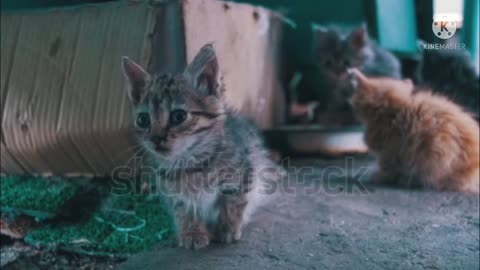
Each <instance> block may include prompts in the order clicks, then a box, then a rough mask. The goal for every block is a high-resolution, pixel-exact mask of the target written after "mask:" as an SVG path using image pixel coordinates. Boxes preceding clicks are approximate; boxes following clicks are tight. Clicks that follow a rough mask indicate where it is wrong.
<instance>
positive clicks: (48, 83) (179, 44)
mask: <svg viewBox="0 0 480 270" xmlns="http://www.w3.org/2000/svg"><path fill="white" fill-rule="evenodd" d="M280 24H281V22H280V20H279V19H278V18H277V17H276V16H275V14H273V13H271V12H270V11H267V10H265V9H262V8H256V7H252V6H249V5H244V4H234V3H224V2H220V1H215V0H195V1H192V0H189V1H151V2H150V3H149V4H147V3H145V2H144V1H140V3H137V4H128V3H123V2H122V3H118V2H116V3H108V4H100V5H89V6H80V7H75V8H70V9H53V10H43V11H35V12H22V13H2V16H1V84H0V87H1V111H2V117H1V120H2V122H1V138H0V139H1V172H2V173H4V174H27V173H28V174H42V175H45V174H47V175H48V174H54V175H95V176H104V175H109V174H111V172H112V170H113V169H114V168H116V167H118V166H123V165H126V164H128V163H129V161H131V159H132V157H134V153H135V152H136V151H137V150H138V149H139V148H138V147H137V146H136V144H135V140H134V138H133V135H132V132H131V125H132V119H131V112H130V104H129V102H128V100H127V95H126V89H125V88H126V87H127V85H126V81H125V79H124V78H123V75H122V72H121V68H120V60H121V56H123V55H128V56H130V57H131V58H132V59H134V60H136V61H137V62H139V63H142V64H143V65H144V66H147V67H148V69H149V71H150V72H166V71H168V72H176V71H180V70H182V69H183V68H184V66H185V63H186V61H190V60H191V59H192V58H193V57H194V55H195V53H196V52H197V51H198V49H199V48H200V47H201V46H203V45H204V44H205V43H207V42H213V45H214V47H215V49H216V50H217V53H218V57H219V63H220V68H221V71H222V72H223V74H224V78H225V82H226V86H227V93H226V94H227V101H228V102H230V103H231V104H232V105H233V106H234V107H236V108H238V109H239V110H240V112H241V113H243V114H245V115H247V116H249V117H252V118H254V119H255V121H256V122H257V124H258V125H259V127H261V128H263V129H268V128H271V127H272V126H274V125H275V124H276V123H280V122H282V120H283V119H282V118H283V114H282V113H281V111H280V109H281V104H282V103H283V102H282V101H281V100H279V98H280V99H281V97H282V96H281V94H282V91H281V90H280V87H279V81H278V78H277V74H278V72H277V67H278V62H277V59H278V53H279V50H278V39H279V37H280V34H281V31H280V28H281V27H280ZM279 106H280V107H279Z"/></svg>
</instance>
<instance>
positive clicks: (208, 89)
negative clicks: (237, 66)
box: [185, 44, 221, 96]
mask: <svg viewBox="0 0 480 270" xmlns="http://www.w3.org/2000/svg"><path fill="white" fill-rule="evenodd" d="M185 74H186V75H187V77H188V78H190V79H191V80H192V83H193V85H194V87H195V88H196V90H197V91H198V92H199V94H201V95H216V96H219V95H220V94H221V93H220V89H219V81H218V79H219V78H218V76H219V65H218V60H217V55H216V54H215V50H214V49H213V46H212V45H211V44H206V45H204V46H203V47H202V48H201V49H200V51H199V52H198V53H197V55H196V56H195V58H194V59H193V61H192V63H190V65H188V67H187V69H186V70H185Z"/></svg>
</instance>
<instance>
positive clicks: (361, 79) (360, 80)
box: [350, 68, 369, 88]
mask: <svg viewBox="0 0 480 270" xmlns="http://www.w3.org/2000/svg"><path fill="white" fill-rule="evenodd" d="M350 72H351V73H352V74H353V76H354V77H355V79H356V81H357V86H358V87H360V88H362V87H365V86H367V85H368V84H369V80H368V78H367V77H366V76H365V75H363V73H362V72H361V71H360V70H358V69H356V68H352V69H350Z"/></svg>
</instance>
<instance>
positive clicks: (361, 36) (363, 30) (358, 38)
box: [348, 24, 368, 49]
mask: <svg viewBox="0 0 480 270" xmlns="http://www.w3.org/2000/svg"><path fill="white" fill-rule="evenodd" d="M348 40H349V41H350V44H351V45H352V48H354V49H361V48H363V47H364V46H365V45H366V44H367V42H368V32H367V26H366V25H365V24H362V26H360V27H358V28H357V29H355V30H353V31H352V33H350V36H349V37H348Z"/></svg>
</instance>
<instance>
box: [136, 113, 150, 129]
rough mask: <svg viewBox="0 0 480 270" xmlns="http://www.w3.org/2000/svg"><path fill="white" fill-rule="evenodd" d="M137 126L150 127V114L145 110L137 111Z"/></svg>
mask: <svg viewBox="0 0 480 270" xmlns="http://www.w3.org/2000/svg"><path fill="white" fill-rule="evenodd" d="M137 127H139V128H143V129H146V128H149V127H150V114H148V113H146V112H142V113H139V114H138V115H137Z"/></svg>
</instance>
